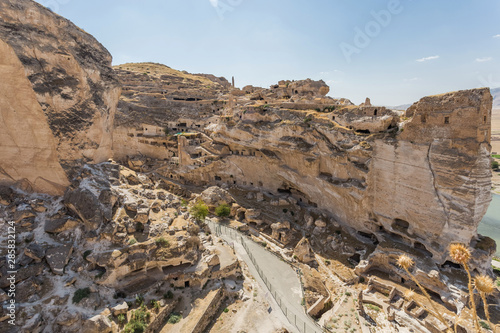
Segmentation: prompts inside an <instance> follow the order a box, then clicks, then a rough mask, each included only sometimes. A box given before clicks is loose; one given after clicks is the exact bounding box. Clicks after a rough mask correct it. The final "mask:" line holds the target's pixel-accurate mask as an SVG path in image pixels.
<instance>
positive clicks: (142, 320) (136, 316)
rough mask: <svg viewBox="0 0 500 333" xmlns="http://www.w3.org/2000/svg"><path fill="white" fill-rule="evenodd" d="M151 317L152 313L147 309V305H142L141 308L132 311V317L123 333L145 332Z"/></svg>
mask: <svg viewBox="0 0 500 333" xmlns="http://www.w3.org/2000/svg"><path fill="white" fill-rule="evenodd" d="M150 319H151V313H149V311H147V309H146V306H145V305H142V306H141V307H140V308H139V309H137V310H135V311H134V312H132V317H131V318H130V321H129V322H128V323H127V325H125V327H124V328H123V333H143V332H144V331H146V328H147V327H148V323H149V320H150Z"/></svg>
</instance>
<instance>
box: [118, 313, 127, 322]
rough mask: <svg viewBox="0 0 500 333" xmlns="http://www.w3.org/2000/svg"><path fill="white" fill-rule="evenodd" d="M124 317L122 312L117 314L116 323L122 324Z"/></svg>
mask: <svg viewBox="0 0 500 333" xmlns="http://www.w3.org/2000/svg"><path fill="white" fill-rule="evenodd" d="M125 319H126V318H125V315H124V314H123V313H122V314H119V315H118V323H120V324H123V323H124V322H125Z"/></svg>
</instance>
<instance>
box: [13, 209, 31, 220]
mask: <svg viewBox="0 0 500 333" xmlns="http://www.w3.org/2000/svg"><path fill="white" fill-rule="evenodd" d="M31 217H36V214H35V212H34V211H33V210H31V209H23V210H18V211H16V212H15V213H14V222H16V223H18V222H20V221H21V220H24V219H28V218H31Z"/></svg>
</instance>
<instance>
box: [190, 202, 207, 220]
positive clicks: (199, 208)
mask: <svg viewBox="0 0 500 333" xmlns="http://www.w3.org/2000/svg"><path fill="white" fill-rule="evenodd" d="M189 212H190V213H191V215H193V217H194V218H195V219H197V220H198V221H204V220H205V218H206V217H207V215H208V206H207V205H206V204H205V203H204V202H203V201H202V200H200V201H198V202H197V203H196V204H195V205H194V206H193V207H191V210H190V211H189Z"/></svg>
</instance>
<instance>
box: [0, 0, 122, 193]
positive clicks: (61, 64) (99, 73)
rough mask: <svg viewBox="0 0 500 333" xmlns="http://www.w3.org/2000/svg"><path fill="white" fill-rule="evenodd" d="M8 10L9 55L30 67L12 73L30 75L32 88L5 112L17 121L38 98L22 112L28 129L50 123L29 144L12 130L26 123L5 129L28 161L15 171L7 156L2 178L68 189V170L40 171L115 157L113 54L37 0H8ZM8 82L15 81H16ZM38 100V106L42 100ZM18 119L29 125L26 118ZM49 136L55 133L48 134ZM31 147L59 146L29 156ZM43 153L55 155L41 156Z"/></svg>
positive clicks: (5, 40) (1, 35)
mask: <svg viewBox="0 0 500 333" xmlns="http://www.w3.org/2000/svg"><path fill="white" fill-rule="evenodd" d="M0 12H1V13H2V15H1V17H0V40H2V44H5V45H3V46H2V59H4V58H5V59H7V58H9V57H10V58H12V55H11V54H12V52H13V53H15V56H16V57H17V59H18V60H17V61H18V62H19V63H21V64H22V67H23V69H24V71H20V70H17V71H16V72H15V73H14V72H12V74H11V75H13V77H11V79H12V80H17V81H22V80H29V81H28V82H30V83H31V90H32V91H31V92H29V91H26V90H28V89H27V88H26V87H24V90H23V92H25V93H23V94H22V95H21V94H19V93H18V94H9V95H8V96H9V101H5V103H8V105H5V107H4V106H2V112H3V113H6V112H8V113H9V117H10V118H11V119H14V118H13V116H12V113H13V112H14V110H16V109H22V108H23V106H22V105H23V104H27V103H30V105H31V106H32V107H30V108H28V109H29V111H24V112H23V114H22V117H23V119H24V122H25V123H26V127H29V124H30V123H37V124H40V125H39V127H40V128H43V127H48V128H50V133H46V134H44V135H45V137H43V136H42V134H41V133H40V134H38V136H31V135H30V131H29V129H28V128H24V130H26V132H25V133H26V135H25V136H24V138H25V140H30V139H32V140H31V141H30V143H29V145H25V144H24V145H23V144H22V143H21V142H19V141H18V140H16V139H15V135H14V134H11V133H13V132H19V134H18V135H21V134H23V132H22V131H19V127H10V128H8V129H7V130H6V131H5V132H4V131H2V134H4V133H6V134H5V135H7V136H8V138H6V141H3V140H2V146H4V145H5V142H9V141H10V142H12V141H13V142H15V144H14V145H12V144H11V145H10V146H11V147H12V146H14V147H15V148H17V149H18V150H19V155H22V156H26V161H25V162H26V164H25V165H24V166H23V167H22V168H18V169H17V170H16V171H15V172H12V170H11V169H9V167H8V166H7V165H4V163H5V161H6V159H2V161H1V162H0V163H1V164H0V167H1V168H2V169H3V171H2V173H3V176H2V178H3V179H6V180H10V181H11V182H12V181H18V180H22V179H26V180H28V182H29V185H30V186H31V187H32V188H33V190H35V191H42V192H60V190H61V188H64V187H65V186H67V185H68V182H67V179H66V177H65V175H64V173H62V172H61V171H60V168H61V167H60V166H56V167H54V170H55V172H54V176H53V177H47V175H46V173H43V172H40V170H39V169H40V168H43V165H44V164H51V165H53V164H54V163H55V164H57V163H58V164H60V165H62V167H64V168H65V170H66V172H69V170H70V169H71V168H72V167H74V166H76V165H82V164H83V163H87V162H93V163H98V162H102V161H105V160H107V159H108V158H110V157H111V150H112V133H113V119H114V115H115V111H116V106H117V102H118V98H119V96H120V87H119V84H118V81H117V80H116V79H115V77H114V73H113V71H112V69H111V55H110V54H109V53H108V51H107V50H106V49H105V48H104V47H103V46H102V45H101V44H99V42H97V41H96V40H95V39H94V38H93V37H92V36H90V35H89V34H87V33H86V32H84V31H83V30H82V29H80V28H78V27H76V26H75V25H74V24H73V23H71V22H69V21H68V20H66V19H64V18H62V17H60V16H58V15H57V14H54V13H52V12H51V11H50V10H48V9H46V8H45V7H43V6H41V5H39V4H37V3H35V2H33V1H30V0H20V1H17V0H16V1H13V0H2V1H0ZM6 52H7V53H6ZM12 61H15V60H11V62H12ZM16 66H18V65H16ZM2 79H4V77H3V76H2ZM4 82H6V84H10V80H9V81H4ZM29 96H32V97H29ZM30 99H31V102H28V101H29V100H30ZM35 100H36V101H37V102H38V106H36V105H34V101H35ZM17 117H19V115H18V116H17ZM18 119H19V122H18V123H19V124H20V125H21V126H22V123H23V121H21V118H18ZM9 124H10V125H9V126H12V124H11V123H9ZM6 125H7V123H6ZM37 131H39V130H37ZM49 134H51V136H52V138H47V135H49ZM26 146H28V147H29V146H35V147H37V146H39V147H44V146H45V147H52V146H55V148H56V150H54V149H53V148H50V149H51V150H52V151H51V152H50V153H49V151H48V150H47V149H46V152H45V153H38V155H37V156H35V157H32V158H29V156H30V155H33V154H32V153H31V154H30V153H29V152H28V151H26V154H23V153H21V151H22V150H23V149H24V150H25V147H26ZM11 149H12V148H11ZM43 154H45V155H46V156H47V157H43V158H41V157H40V156H43ZM49 155H50V157H49ZM43 159H45V161H43ZM7 161H9V159H7ZM58 169H59V171H58ZM41 179H43V180H41ZM42 183H43V184H42ZM47 183H50V185H47Z"/></svg>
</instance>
